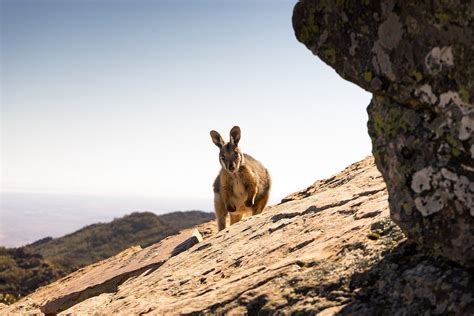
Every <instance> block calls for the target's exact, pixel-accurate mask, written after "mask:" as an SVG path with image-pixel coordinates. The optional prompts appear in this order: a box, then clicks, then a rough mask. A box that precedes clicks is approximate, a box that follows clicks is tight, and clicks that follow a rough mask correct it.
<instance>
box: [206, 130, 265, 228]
mask: <svg viewBox="0 0 474 316" xmlns="http://www.w3.org/2000/svg"><path fill="white" fill-rule="evenodd" d="M211 138H212V141H213V142H214V144H215V145H216V146H217V147H219V149H220V152H219V161H220V164H221V167H222V168H221V170H220V172H219V175H218V176H217V178H216V180H215V181H214V208H215V212H216V218H217V225H218V228H219V230H222V229H224V228H225V226H226V218H227V214H229V216H230V224H231V225H232V224H234V223H236V222H238V221H240V220H241V219H242V217H243V216H244V215H247V214H250V213H251V214H252V215H256V214H260V213H261V212H262V211H263V209H264V208H265V205H266V204H267V202H268V198H269V195H270V187H271V179H270V174H269V173H268V170H267V169H265V167H264V166H263V165H262V164H261V163H260V162H259V161H258V160H256V159H254V158H253V157H252V156H250V155H247V154H244V153H242V152H240V149H239V147H238V143H239V141H240V128H239V127H238V126H234V127H233V128H232V130H231V132H230V141H229V142H228V143H225V142H224V140H223V139H222V137H221V136H220V135H219V133H218V132H216V131H211Z"/></svg>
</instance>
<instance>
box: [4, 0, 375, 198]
mask: <svg viewBox="0 0 474 316" xmlns="http://www.w3.org/2000/svg"><path fill="white" fill-rule="evenodd" d="M294 3H295V1H196V0H193V1H131V0H130V1H111V0H95V1H94V0H84V1H78V0H72V1H66V0H63V1H45V0H30V1H25V0H15V1H5V0H2V1H1V9H2V10H1V11H2V16H1V26H2V31H1V54H2V56H1V66H2V69H1V76H2V83H1V92H2V99H1V103H2V122H1V123H2V155H1V156H2V188H1V190H2V192H47V193H64V194H92V195H122V196H124V195H131V196H133V195H136V196H154V197H173V198H176V197H178V198H180V197H183V198H185V197H192V198H209V199H212V189H211V185H212V182H213V180H214V178H215V176H216V174H217V172H218V170H219V163H218V149H217V148H216V147H215V146H214V145H213V144H212V142H211V139H210V136H209V131H210V130H211V129H216V130H218V131H220V132H221V133H222V134H223V136H224V138H225V139H227V138H228V132H229V130H230V128H231V127H232V126H233V125H235V124H238V125H240V126H241V128H242V140H241V147H242V150H243V151H244V152H246V153H248V154H251V155H253V156H254V157H255V158H257V159H259V160H260V161H262V162H263V163H264V164H265V165H266V166H267V167H268V169H269V170H270V172H271V174H272V176H273V184H274V185H273V193H272V198H271V201H272V202H278V201H279V200H280V199H281V198H283V197H284V196H285V195H286V194H289V193H291V192H293V191H296V190H300V189H302V188H304V187H306V186H308V185H309V184H311V183H313V182H314V181H315V180H317V179H320V178H324V177H327V176H330V175H331V174H334V173H335V172H337V171H339V170H341V169H343V168H344V167H345V166H347V165H348V164H350V163H352V162H355V161H357V160H359V159H362V158H363V157H365V156H366V155H369V154H370V150H371V147H370V139H369V137H368V135H367V128H366V121H367V115H366V110H365V108H366V106H367V104H368V103H369V100H370V95H369V94H368V93H366V92H365V91H363V90H362V89H360V88H358V87H356V86H355V85H353V84H351V83H348V82H345V81H343V80H342V79H341V78H340V77H339V76H338V75H337V74H336V73H335V72H334V71H333V70H332V69H331V68H330V67H328V66H327V65H325V64H324V63H322V62H321V61H320V60H319V59H318V58H316V57H314V56H313V55H312V54H311V52H310V51H309V50H308V49H306V48H305V47H304V46H303V45H301V44H300V43H299V42H298V41H297V40H296V38H295V36H294V34H293V29H292V26H291V14H292V10H293V6H294Z"/></svg>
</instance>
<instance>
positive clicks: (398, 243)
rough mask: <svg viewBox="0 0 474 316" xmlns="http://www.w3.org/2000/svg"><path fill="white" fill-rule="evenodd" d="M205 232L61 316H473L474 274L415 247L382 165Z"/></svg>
mask: <svg viewBox="0 0 474 316" xmlns="http://www.w3.org/2000/svg"><path fill="white" fill-rule="evenodd" d="M197 228H198V230H199V231H200V232H201V235H202V236H203V237H204V240H203V241H202V242H200V243H198V244H196V245H194V246H193V247H192V248H190V249H188V250H187V251H185V252H182V253H180V254H179V255H176V256H174V257H171V258H169V259H168V260H167V261H166V262H164V263H163V264H162V265H160V266H159V267H157V268H154V269H150V270H148V271H144V272H143V273H141V274H139V275H134V276H133V277H130V278H129V279H128V280H126V281H124V282H123V283H121V284H119V285H118V286H117V288H116V289H115V290H114V291H110V290H109V291H108V292H104V293H97V294H96V295H95V296H93V297H89V298H87V299H85V300H83V301H81V302H79V303H77V304H75V305H74V306H72V307H70V308H68V309H67V310H65V311H63V312H62V313H60V315H69V314H73V315H90V314H95V315H111V314H122V315H138V314H155V315H175V314H188V313H197V314H233V315H241V314H245V313H248V314H255V313H257V312H260V313H265V312H274V311H278V312H280V313H283V314H288V313H297V312H302V313H304V314H317V313H321V315H324V314H326V315H329V314H331V315H332V314H341V315H370V314H372V315H373V314H382V313H388V314H389V315H391V314H396V313H399V314H401V315H403V314H422V312H423V313H430V312H431V313H438V314H458V315H461V314H469V313H472V312H474V299H473V298H474V293H473V292H474V280H473V277H472V275H471V273H470V272H469V270H467V269H466V268H463V267H461V266H459V265H457V264H456V263H453V262H451V261H448V260H446V259H444V258H439V257H436V256H435V255H433V254H431V253H429V252H427V250H424V249H421V248H419V247H418V246H417V245H416V244H414V243H409V242H406V239H405V237H404V235H403V233H402V232H401V230H400V229H399V228H398V226H396V225H395V224H394V223H393V222H392V221H391V220H390V218H389V211H388V203H387V191H386V189H385V183H384V182H383V179H382V176H381V174H380V173H379V171H378V170H377V168H376V167H375V164H374V160H373V158H372V157H368V158H366V159H365V160H363V161H360V162H358V163H355V164H353V165H351V166H349V167H348V168H346V169H345V170H344V171H342V172H340V173H338V174H336V175H334V176H333V177H331V178H329V179H326V180H320V181H317V182H316V183H314V184H313V185H312V186H310V187H308V188H307V189H304V190H302V191H300V192H296V193H294V194H292V195H290V196H288V197H287V198H285V199H284V202H283V203H282V204H279V205H275V206H271V207H268V208H267V209H266V210H265V211H264V212H263V213H262V214H260V215H258V216H253V217H249V218H246V219H244V220H242V221H241V222H239V223H237V224H235V225H232V226H231V227H228V228H227V229H225V230H223V231H221V232H219V233H217V229H216V224H215V222H210V223H208V224H203V225H200V226H198V227H197ZM152 247H153V246H152ZM135 251H136V250H134V249H133V248H132V249H131V250H130V252H131V253H132V254H133V253H134V252H135ZM122 256H125V257H126V258H130V254H128V253H127V252H124V253H122ZM120 260H124V259H120V258H119V257H118V256H117V257H115V258H110V259H107V260H105V261H103V262H100V263H98V264H95V265H94V266H95V269H96V270H97V268H100V269H101V270H107V268H108V266H109V265H110V264H111V263H112V262H115V264H116V262H117V261H120ZM87 271H90V268H88V267H86V268H85V270H84V271H83V273H87ZM74 277H75V276H74V274H72V275H70V276H68V277H66V278H65V279H63V280H59V281H57V282H56V283H53V284H51V285H49V286H47V287H45V288H41V289H39V290H38V291H37V292H35V293H33V294H32V295H30V296H28V297H26V298H25V299H23V300H21V301H20V302H18V303H16V304H14V305H12V306H9V307H6V308H5V307H3V309H2V307H0V314H9V313H11V314H16V313H23V314H26V313H28V314H41V311H40V307H41V304H42V302H43V301H45V300H47V298H48V296H51V295H52V294H51V293H55V288H57V289H58V290H59V289H61V287H64V284H65V280H66V281H67V280H68V278H69V279H73V278H74ZM79 277H80V275H79ZM72 281H73V280H72Z"/></svg>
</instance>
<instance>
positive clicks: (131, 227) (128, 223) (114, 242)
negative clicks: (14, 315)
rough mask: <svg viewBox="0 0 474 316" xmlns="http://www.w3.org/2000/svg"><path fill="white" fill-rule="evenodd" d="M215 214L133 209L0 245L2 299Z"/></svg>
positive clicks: (8, 299)
mask: <svg viewBox="0 0 474 316" xmlns="http://www.w3.org/2000/svg"><path fill="white" fill-rule="evenodd" d="M212 219H214V215H213V214H211V213H204V212H200V211H189V212H175V213H170V214H165V215H160V216H157V215H155V214H153V213H149V212H145V213H132V214H130V215H127V216H124V217H122V218H118V219H115V220H113V221H112V222H110V223H105V224H93V225H90V226H86V227H84V228H82V229H80V230H78V231H76V232H74V233H72V234H69V235H66V236H63V237H60V238H51V237H48V238H44V239H41V240H39V241H37V242H34V243H32V244H30V245H27V246H24V247H20V248H11V249H8V248H4V247H0V303H4V304H11V303H13V302H14V301H16V300H17V299H18V298H19V297H21V296H24V295H26V294H29V293H31V292H33V291H34V290H35V289H36V288H38V287H40V286H43V285H46V284H48V283H51V282H53V281H55V280H57V279H59V278H60V277H62V276H65V275H67V274H69V273H71V272H73V271H75V270H77V269H79V268H82V267H84V266H86V265H89V264H91V263H94V262H97V261H99V260H102V259H106V258H108V257H110V256H113V255H115V254H117V253H119V252H120V251H122V250H125V249H127V248H129V247H131V246H135V245H140V246H141V247H147V246H150V245H152V244H154V243H157V242H158V241H160V240H161V239H163V238H166V237H168V236H171V235H175V234H177V233H178V232H179V231H180V230H182V229H185V228H189V227H192V226H195V225H198V224H201V223H204V222H207V221H210V220H212Z"/></svg>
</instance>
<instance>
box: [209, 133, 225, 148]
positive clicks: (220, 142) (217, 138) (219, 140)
mask: <svg viewBox="0 0 474 316" xmlns="http://www.w3.org/2000/svg"><path fill="white" fill-rule="evenodd" d="M211 138H212V142H213V143H214V144H216V146H217V147H219V148H222V146H224V144H225V143H224V140H223V139H222V137H221V134H219V133H218V132H216V131H214V130H212V131H211Z"/></svg>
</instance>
